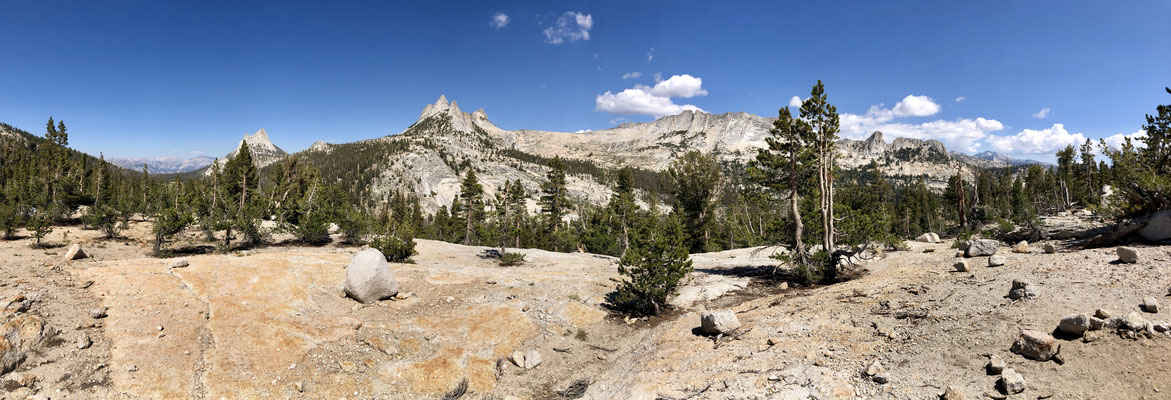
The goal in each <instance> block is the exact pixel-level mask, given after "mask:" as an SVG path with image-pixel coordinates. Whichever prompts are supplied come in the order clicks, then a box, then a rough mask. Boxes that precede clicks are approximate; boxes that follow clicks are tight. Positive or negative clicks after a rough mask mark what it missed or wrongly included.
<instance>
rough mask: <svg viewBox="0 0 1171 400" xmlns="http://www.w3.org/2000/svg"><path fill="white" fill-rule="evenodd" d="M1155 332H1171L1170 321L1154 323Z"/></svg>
mask: <svg viewBox="0 0 1171 400" xmlns="http://www.w3.org/2000/svg"><path fill="white" fill-rule="evenodd" d="M1154 328H1155V332H1171V323H1168V322H1159V323H1156V324H1154Z"/></svg>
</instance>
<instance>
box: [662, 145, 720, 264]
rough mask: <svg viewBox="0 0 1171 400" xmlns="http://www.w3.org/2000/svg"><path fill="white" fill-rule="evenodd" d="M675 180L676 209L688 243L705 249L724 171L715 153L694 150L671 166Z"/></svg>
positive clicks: (697, 249) (694, 249)
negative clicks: (721, 170) (714, 155)
mask: <svg viewBox="0 0 1171 400" xmlns="http://www.w3.org/2000/svg"><path fill="white" fill-rule="evenodd" d="M668 174H669V175H670V176H671V180H672V181H673V182H674V184H675V191H674V192H675V193H674V194H675V211H676V212H677V213H679V215H680V216H681V217H682V220H683V224H684V225H685V229H684V231H685V232H686V233H687V240H686V244H687V247H688V249H690V251H691V252H693V253H702V252H704V251H706V248H705V247H706V245H707V242H708V237H709V235H710V231H709V229H710V228H711V222H712V218H713V214H714V212H713V208H714V206H715V204H714V203H715V200H716V196H717V195H718V194H719V193H720V186H721V182H722V174H721V173H720V164H719V163H718V162H716V160H715V157H713V156H710V155H704V154H702V153H700V152H698V151H691V152H688V153H686V154H684V155H683V157H680V158H678V159H676V160H675V161H674V162H673V163H672V164H671V167H670V168H669V169H668Z"/></svg>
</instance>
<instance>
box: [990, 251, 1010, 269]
mask: <svg viewBox="0 0 1171 400" xmlns="http://www.w3.org/2000/svg"><path fill="white" fill-rule="evenodd" d="M1005 263H1007V261H1006V260H1005V259H1004V256H1003V255H1000V254H994V255H993V256H992V257H988V266H989V267H999V266H1001V265H1004V264H1005Z"/></svg>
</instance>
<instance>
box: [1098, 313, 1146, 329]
mask: <svg viewBox="0 0 1171 400" xmlns="http://www.w3.org/2000/svg"><path fill="white" fill-rule="evenodd" d="M1146 327H1147V320H1146V318H1143V316H1142V315H1139V313H1138V312H1132V313H1130V314H1127V315H1126V316H1125V317H1123V316H1117V317H1114V318H1110V319H1108V320H1106V328H1110V329H1120V330H1128V331H1138V330H1143V329H1146Z"/></svg>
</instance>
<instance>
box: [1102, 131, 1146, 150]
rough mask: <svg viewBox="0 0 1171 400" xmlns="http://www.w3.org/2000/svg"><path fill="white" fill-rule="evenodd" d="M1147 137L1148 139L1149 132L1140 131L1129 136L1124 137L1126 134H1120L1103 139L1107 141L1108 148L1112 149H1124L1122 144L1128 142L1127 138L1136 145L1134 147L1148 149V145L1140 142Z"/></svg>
mask: <svg viewBox="0 0 1171 400" xmlns="http://www.w3.org/2000/svg"><path fill="white" fill-rule="evenodd" d="M1145 137H1147V131H1146V130H1143V129H1140V130H1138V131H1137V132H1134V133H1131V134H1129V135H1124V134H1121V133H1119V134H1116V135H1111V136H1108V137H1106V138H1103V140H1105V141H1106V145H1107V146H1110V148H1112V149H1115V150H1117V149H1120V148H1122V144H1123V143H1125V142H1126V138H1130V140H1131V143H1132V144H1134V147H1147V144H1146V143H1143V142H1141V141H1139V139H1142V138H1145Z"/></svg>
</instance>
